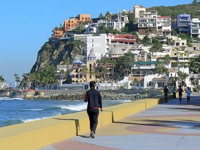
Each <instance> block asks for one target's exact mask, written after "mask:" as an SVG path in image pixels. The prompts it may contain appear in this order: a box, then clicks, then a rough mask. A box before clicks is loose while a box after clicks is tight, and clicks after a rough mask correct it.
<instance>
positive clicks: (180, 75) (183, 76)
mask: <svg viewBox="0 0 200 150" xmlns="http://www.w3.org/2000/svg"><path fill="white" fill-rule="evenodd" d="M188 76H189V75H188V74H187V73H183V72H181V71H179V72H178V79H179V81H180V83H181V85H182V86H183V85H185V86H186V83H185V79H186V78H187V77H188Z"/></svg>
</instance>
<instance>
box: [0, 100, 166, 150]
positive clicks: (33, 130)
mask: <svg viewBox="0 0 200 150" xmlns="http://www.w3.org/2000/svg"><path fill="white" fill-rule="evenodd" d="M162 102H163V99H158V98H157V99H144V100H139V101H135V102H131V103H124V104H120V105H116V106H111V107H106V108H104V111H103V112H101V113H100V115H99V124H98V128H100V127H102V126H105V125H107V124H110V123H112V122H115V121H117V120H120V119H122V118H124V117H127V116H130V115H133V114H135V113H138V112H141V111H144V110H145V109H148V108H150V107H153V106H155V105H157V104H159V103H162ZM86 132H89V119H88V116H87V113H86V111H83V112H78V113H73V114H67V115H62V116H55V117H52V118H49V119H43V120H39V121H33V122H27V123H23V124H18V125H12V126H8V127H2V128H0V149H1V150H37V149H39V148H42V147H45V146H47V145H50V144H52V143H56V142H59V141H62V140H65V139H68V138H70V137H73V136H77V135H82V134H83V133H86Z"/></svg>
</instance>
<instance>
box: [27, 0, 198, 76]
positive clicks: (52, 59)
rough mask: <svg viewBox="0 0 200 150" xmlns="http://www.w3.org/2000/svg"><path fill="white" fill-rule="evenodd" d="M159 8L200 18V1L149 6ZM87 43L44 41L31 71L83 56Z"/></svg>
mask: <svg viewBox="0 0 200 150" xmlns="http://www.w3.org/2000/svg"><path fill="white" fill-rule="evenodd" d="M151 10H157V11H158V14H159V15H162V16H166V15H168V16H171V17H172V19H175V18H176V16H177V15H178V14H183V13H187V14H191V15H192V17H198V18H200V3H198V4H195V5H194V4H184V5H177V6H155V7H151V8H148V9H147V11H151ZM84 47H85V43H83V42H80V41H57V42H52V41H48V42H46V43H44V45H43V46H42V47H41V49H40V50H39V52H38V56H37V60H36V62H35V64H34V66H33V67H32V69H31V73H33V72H35V71H36V70H40V69H42V68H44V66H45V65H54V66H56V65H58V64H64V63H65V62H66V59H69V60H70V62H72V61H73V60H74V58H75V56H76V55H79V56H80V57H83V56H84V55H85V51H84Z"/></svg>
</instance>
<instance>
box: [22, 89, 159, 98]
mask: <svg viewBox="0 0 200 150" xmlns="http://www.w3.org/2000/svg"><path fill="white" fill-rule="evenodd" d="M100 92H101V95H102V99H103V100H138V99H144V98H155V97H159V96H161V92H160V91H158V90H138V91H134V90H107V91H100ZM40 93H43V94H40V95H34V96H33V97H25V99H30V98H31V99H36V100H37V99H52V100H82V99H83V98H84V95H85V91H40ZM41 95H42V96H41Z"/></svg>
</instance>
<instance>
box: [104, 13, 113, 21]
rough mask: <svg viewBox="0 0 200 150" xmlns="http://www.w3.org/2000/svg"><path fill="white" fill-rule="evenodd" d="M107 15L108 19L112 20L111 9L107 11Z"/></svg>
mask: <svg viewBox="0 0 200 150" xmlns="http://www.w3.org/2000/svg"><path fill="white" fill-rule="evenodd" d="M105 16H106V19H107V21H111V17H112V14H111V13H110V12H109V11H107V12H106V14H105Z"/></svg>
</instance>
